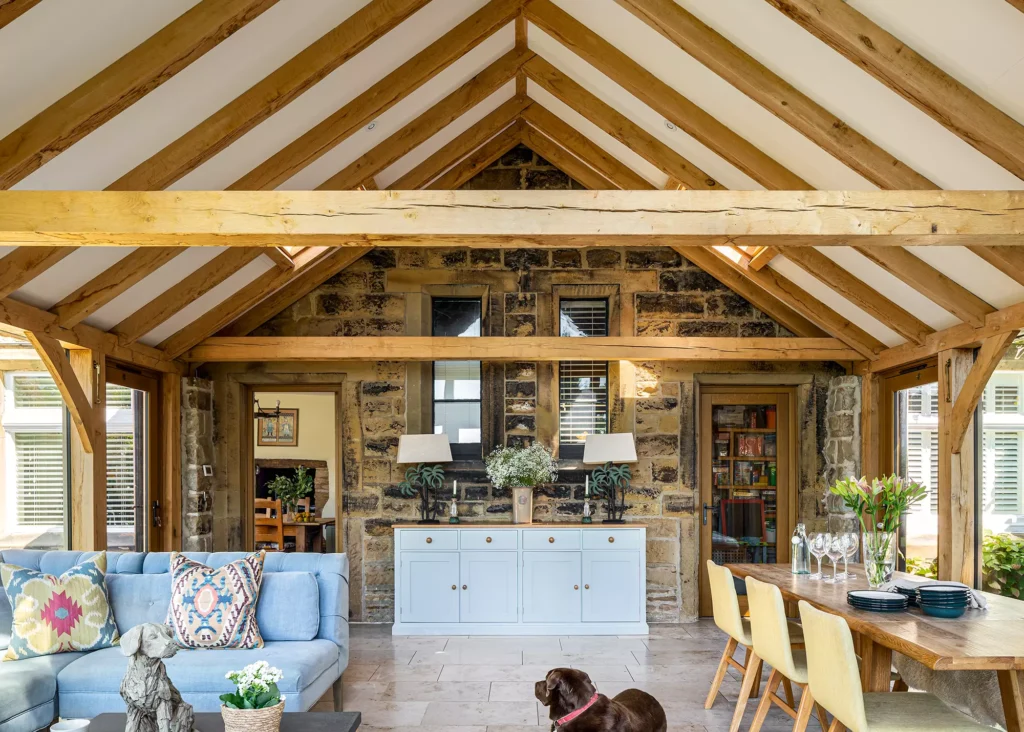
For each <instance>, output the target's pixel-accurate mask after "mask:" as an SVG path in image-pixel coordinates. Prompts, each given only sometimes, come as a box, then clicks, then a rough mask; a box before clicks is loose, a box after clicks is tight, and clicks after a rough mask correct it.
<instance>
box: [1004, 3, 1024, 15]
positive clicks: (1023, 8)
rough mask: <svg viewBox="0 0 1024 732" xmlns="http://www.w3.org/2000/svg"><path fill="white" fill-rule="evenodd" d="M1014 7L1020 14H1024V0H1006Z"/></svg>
mask: <svg viewBox="0 0 1024 732" xmlns="http://www.w3.org/2000/svg"><path fill="white" fill-rule="evenodd" d="M1006 2H1008V3H1010V5H1012V6H1013V7H1015V8H1017V10H1019V11H1020V12H1022V13H1024V0H1006Z"/></svg>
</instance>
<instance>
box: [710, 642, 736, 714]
mask: <svg viewBox="0 0 1024 732" xmlns="http://www.w3.org/2000/svg"><path fill="white" fill-rule="evenodd" d="M738 645H739V643H737V642H736V639H735V638H731V637H730V638H729V642H728V643H726V644H725V651H724V652H723V653H722V660H721V661H719V662H718V670H716V671H715V679H714V681H712V682H711V691H709V692H708V698H707V701H705V702H704V708H705V709H711V707H712V706H714V704H715V698H716V697H717V696H718V690H719V689H720V688H722V680H723V679H724V678H725V672H726V671H728V669H729V659H730V658H732V654H733V653H735V652H736V646H738Z"/></svg>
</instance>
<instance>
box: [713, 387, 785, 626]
mask: <svg viewBox="0 0 1024 732" xmlns="http://www.w3.org/2000/svg"><path fill="white" fill-rule="evenodd" d="M795 401H796V390H795V388H793V387H785V386H777V387H748V388H744V387H703V388H702V389H701V395H700V424H699V428H700V429H699V440H698V456H699V457H698V460H699V475H700V486H701V490H700V497H701V505H700V506H698V509H697V512H698V516H699V517H700V522H701V523H700V566H699V574H700V614H701V615H711V612H712V608H711V592H710V587H709V586H708V576H707V570H706V562H707V560H708V559H711V560H712V561H714V562H715V563H716V564H728V563H730V562H732V563H747V562H760V563H774V562H788V561H789V536H790V535H791V534H792V532H793V527H794V526H795V524H796V509H797V480H796V470H795V450H796V443H797V439H796V435H795V433H794V428H795V427H794V420H793V419H792V412H793V405H794V404H795Z"/></svg>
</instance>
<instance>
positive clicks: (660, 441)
mask: <svg viewBox="0 0 1024 732" xmlns="http://www.w3.org/2000/svg"><path fill="white" fill-rule="evenodd" d="M678 453H679V436H678V435H643V436H642V437H638V438H637V440H636V454H637V457H662V456H670V455H676V454H678Z"/></svg>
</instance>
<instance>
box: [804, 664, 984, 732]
mask: <svg viewBox="0 0 1024 732" xmlns="http://www.w3.org/2000/svg"><path fill="white" fill-rule="evenodd" d="M794 655H795V654H794ZM864 714H865V716H866V717H867V722H868V729H869V730H870V731H871V732H907V731H908V730H910V731H912V730H927V732H961V731H963V732H967V730H989V732H991V729H992V728H991V727H986V726H985V725H983V724H979V723H978V722H975V721H974V720H973V719H971V718H970V717H968V716H967V715H965V714H961V713H960V712H958V711H956V710H955V709H951V708H950V707H947V706H946V705H945V704H943V703H942V702H941V701H940V700H939V698H938V697H937V696H935V695H933V694H921V693H917V692H907V693H902V694H892V693H884V692H883V693H875V694H865V695H864Z"/></svg>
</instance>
